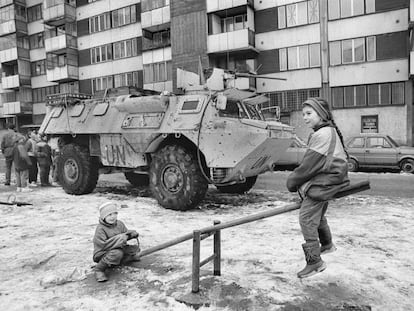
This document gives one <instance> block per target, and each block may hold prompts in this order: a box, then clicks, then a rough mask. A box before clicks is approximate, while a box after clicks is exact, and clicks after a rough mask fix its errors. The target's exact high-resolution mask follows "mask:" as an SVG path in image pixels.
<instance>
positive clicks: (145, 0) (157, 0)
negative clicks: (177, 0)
mask: <svg viewBox="0 0 414 311" xmlns="http://www.w3.org/2000/svg"><path fill="white" fill-rule="evenodd" d="M167 5H170V0H141V10H142V12H147V11H151V10H155V9H159V8H162V7H164V6H167Z"/></svg>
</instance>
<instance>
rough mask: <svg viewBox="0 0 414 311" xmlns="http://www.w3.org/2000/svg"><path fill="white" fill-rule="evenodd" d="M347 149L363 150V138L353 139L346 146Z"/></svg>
mask: <svg viewBox="0 0 414 311" xmlns="http://www.w3.org/2000/svg"><path fill="white" fill-rule="evenodd" d="M348 147H350V148H363V147H364V138H363V137H356V138H354V139H353V140H352V141H351V142H350V143H349V144H348Z"/></svg>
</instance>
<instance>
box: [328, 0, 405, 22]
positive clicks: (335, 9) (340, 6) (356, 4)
mask: <svg viewBox="0 0 414 311" xmlns="http://www.w3.org/2000/svg"><path fill="white" fill-rule="evenodd" d="M408 7H409V1H386V0H382V1H378V0H377V1H376V0H329V1H328V17H329V20H333V19H339V18H347V17H351V16H358V15H363V14H371V13H375V12H381V11H389V10H397V9H402V8H408Z"/></svg>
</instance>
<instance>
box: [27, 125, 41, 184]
mask: <svg viewBox="0 0 414 311" xmlns="http://www.w3.org/2000/svg"><path fill="white" fill-rule="evenodd" d="M27 136H28V140H27V141H26V150H27V153H28V154H29V157H30V161H31V162H32V164H31V165H30V167H29V184H30V185H31V186H33V187H36V186H37V185H36V183H37V174H38V173H39V170H38V168H37V157H36V144H37V143H38V141H39V138H38V136H37V133H36V132H35V131H34V130H33V131H29V132H28V133H27Z"/></svg>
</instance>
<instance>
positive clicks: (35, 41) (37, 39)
mask: <svg viewBox="0 0 414 311" xmlns="http://www.w3.org/2000/svg"><path fill="white" fill-rule="evenodd" d="M29 42H30V49H39V48H43V47H44V46H45V44H44V40H43V32H39V33H35V34H34V35H31V36H30V37H29Z"/></svg>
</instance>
